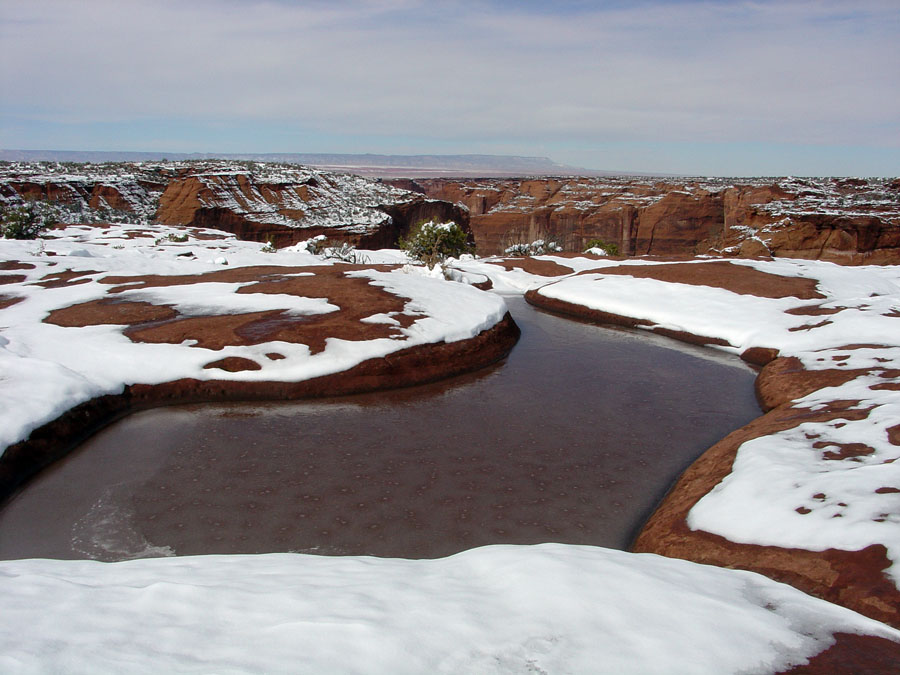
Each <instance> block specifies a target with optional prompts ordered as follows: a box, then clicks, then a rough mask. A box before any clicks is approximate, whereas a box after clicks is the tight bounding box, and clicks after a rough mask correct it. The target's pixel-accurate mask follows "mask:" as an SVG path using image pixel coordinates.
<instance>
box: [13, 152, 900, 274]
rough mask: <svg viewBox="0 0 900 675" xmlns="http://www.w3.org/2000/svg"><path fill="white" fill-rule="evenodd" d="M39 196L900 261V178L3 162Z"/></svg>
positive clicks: (695, 251)
mask: <svg viewBox="0 0 900 675" xmlns="http://www.w3.org/2000/svg"><path fill="white" fill-rule="evenodd" d="M29 201H30V202H35V201H38V202H42V203H45V204H46V203H49V204H52V205H53V206H54V207H55V208H56V212H55V213H54V217H55V218H56V219H57V220H59V222H64V223H72V222H137V223H142V224H151V223H158V224H162V225H173V226H177V225H186V226H194V227H210V228H215V229H220V230H225V231H228V232H232V233H234V234H235V235H237V236H238V237H239V238H241V239H246V240H250V241H261V242H266V241H268V242H270V243H271V244H272V245H273V246H275V247H279V248H280V247H285V246H290V245H293V244H296V243H299V242H302V241H305V240H308V239H311V238H313V237H319V236H325V237H326V238H327V239H328V240H329V241H331V242H334V243H347V244H350V245H353V246H358V247H361V248H368V249H378V248H390V247H396V246H397V242H398V240H399V239H400V238H402V237H404V236H406V235H407V234H408V232H409V230H410V229H411V228H412V227H414V226H415V225H416V224H418V223H420V222H423V221H425V220H439V221H444V222H446V221H450V220H452V221H454V222H457V223H459V224H460V225H462V226H463V227H464V228H466V229H468V230H469V231H470V232H471V237H472V240H473V241H474V243H475V245H476V251H477V253H478V254H480V255H493V254H498V253H503V252H505V251H506V250H507V249H509V248H510V247H511V246H516V245H521V244H528V243H530V242H533V241H535V240H545V241H553V242H555V243H557V244H558V245H559V246H560V247H561V248H562V250H563V251H567V252H581V251H584V250H585V249H586V248H587V247H588V246H589V245H591V244H594V245H596V244H597V243H598V242H602V243H603V245H604V246H606V247H607V249H608V250H609V251H610V252H612V253H613V254H614V255H615V254H617V255H621V256H643V255H652V256H696V255H713V256H724V257H740V258H757V257H790V258H803V259H820V260H829V261H833V262H838V263H842V264H894V263H898V262H900V178H894V179H891V178H868V179H866V178H795V177H786V178H740V179H726V178H691V179H681V178H678V179H676V178H654V177H646V176H619V177H617V176H602V177H597V176H594V177H588V176H570V177H531V178H515V179H513V178H480V179H479V178H419V179H411V178H391V179H374V178H366V177H361V176H357V175H353V174H347V173H336V172H331V171H324V170H321V169H314V168H309V167H302V166H298V165H289V164H273V163H261V162H237V161H212V160H209V161H179V162H165V161H164V162H132V163H116V164H60V163H50V162H30V163H27V162H6V163H2V164H0V206H3V207H4V208H8V207H14V206H17V205H21V204H23V203H25V202H29Z"/></svg>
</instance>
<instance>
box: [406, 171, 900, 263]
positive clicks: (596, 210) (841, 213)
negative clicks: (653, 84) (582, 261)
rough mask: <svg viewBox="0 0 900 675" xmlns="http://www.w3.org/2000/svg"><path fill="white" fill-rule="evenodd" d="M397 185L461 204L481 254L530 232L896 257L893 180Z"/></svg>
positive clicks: (674, 250)
mask: <svg viewBox="0 0 900 675" xmlns="http://www.w3.org/2000/svg"><path fill="white" fill-rule="evenodd" d="M398 184H399V183H398ZM404 187H406V188H407V189H414V190H418V191H420V192H421V193H422V194H424V195H427V196H429V197H432V198H436V199H442V200H447V201H452V202H456V203H458V204H460V205H463V206H465V207H466V208H467V209H468V210H469V223H470V227H471V228H472V231H473V233H474V235H475V241H476V244H477V246H478V250H479V252H480V253H483V254H491V253H501V252H503V251H504V250H505V249H506V248H507V247H508V246H511V245H513V244H516V243H528V242H530V241H534V240H535V239H552V240H555V241H557V242H558V243H560V244H561V245H562V246H563V248H564V250H568V251H578V250H583V248H584V247H585V246H586V245H587V243H588V242H589V241H591V240H593V239H602V240H603V241H605V242H608V243H614V244H616V245H617V246H618V248H619V251H620V252H621V253H622V254H623V255H676V256H680V255H704V254H711V255H726V256H740V257H755V256H783V257H796V258H815V259H823V260H833V261H836V262H840V263H845V264H861V263H872V264H885V263H900V179H893V180H891V179H858V178H848V179H835V178H812V179H799V178H782V179H696V180H683V181H674V180H671V179H666V180H662V179H652V178H635V177H622V178H585V177H578V178H538V179H520V180H505V179H478V180H474V179H466V180H453V179H420V180H416V181H404Z"/></svg>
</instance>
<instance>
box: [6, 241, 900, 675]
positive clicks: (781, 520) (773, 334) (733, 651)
mask: <svg viewBox="0 0 900 675" xmlns="http://www.w3.org/2000/svg"><path fill="white" fill-rule="evenodd" d="M133 231H134V227H133V226H130V227H129V226H110V227H107V228H83V227H75V226H73V227H70V228H67V229H66V230H63V231H57V232H53V233H52V234H51V236H49V237H48V238H47V239H46V240H45V241H43V242H16V241H6V240H0V260H17V261H23V262H27V263H31V264H33V265H34V266H35V268H34V269H26V270H15V271H14V272H0V274H3V275H6V274H10V275H12V274H15V275H24V276H25V277H26V279H25V281H21V282H19V281H17V282H15V283H7V284H4V285H2V286H0V293H2V294H4V295H11V296H16V297H22V298H24V300H23V301H22V302H19V303H17V304H14V305H12V306H10V307H7V308H6V309H3V310H2V311H0V380H2V381H0V447H5V446H7V445H9V444H10V443H13V442H15V441H16V440H19V439H21V438H24V437H25V436H27V434H28V433H29V431H30V430H31V429H33V428H34V427H36V426H38V425H40V424H41V423H43V422H45V421H49V420H50V419H53V418H54V417H56V416H58V415H59V414H60V413H61V412H63V411H65V410H67V409H69V408H71V407H73V406H74V405H77V404H78V403H80V402H82V401H85V400H87V399H89V398H91V397H93V396H97V395H99V394H101V393H112V392H115V391H120V390H121V388H122V386H124V385H125V384H127V383H130V382H162V381H166V380H169V379H175V378H177V377H197V378H200V379H203V378H208V377H212V376H214V377H216V378H229V379H261V380H276V379H299V378H303V377H313V376H315V375H318V374H323V373H325V372H338V371H340V370H342V369H345V368H348V367H351V366H352V365H353V364H355V363H359V362H360V361H361V360H364V359H366V358H370V357H373V356H381V355H385V354H387V353H390V352H391V351H395V350H399V349H403V348H405V347H408V346H411V345H414V344H424V343H427V342H434V341H440V340H447V341H452V340H461V339H465V338H466V337H471V336H473V335H475V334H477V333H478V332H479V331H480V330H482V329H484V328H486V327H489V326H491V325H493V324H494V323H496V322H497V321H499V320H500V319H501V318H502V317H503V315H504V314H505V311H506V309H505V303H503V301H502V298H501V297H500V295H501V294H502V293H523V292H525V291H526V290H529V289H532V288H538V287H541V286H543V289H542V290H541V293H546V294H548V295H549V294H554V297H560V298H562V299H565V300H568V301H570V302H572V301H574V302H580V303H583V304H585V305H586V306H590V307H595V308H597V309H603V310H605V311H614V312H619V313H623V314H626V315H628V316H634V317H637V318H646V319H648V320H650V321H652V322H654V323H656V324H658V325H666V326H667V327H672V328H677V329H680V330H686V331H689V332H695V333H699V334H702V335H708V336H711V337H724V338H725V339H727V340H728V341H729V342H730V344H731V346H730V347H727V348H726V350H727V351H731V352H739V351H742V350H743V349H745V348H747V347H749V346H774V347H778V348H779V349H781V350H782V351H783V353H785V354H792V355H796V356H798V357H799V358H801V360H802V361H803V362H804V364H805V365H806V366H807V367H808V368H827V367H832V368H834V367H838V368H848V369H855V368H876V367H882V368H883V367H890V366H891V364H895V363H896V362H897V360H898V358H900V345H898V344H897V341H896V337H892V336H896V335H897V332H896V328H895V327H894V323H895V322H896V321H897V317H896V316H895V314H896V313H897V312H898V310H900V304H898V297H900V272H898V271H897V270H895V269H892V268H886V267H885V268H878V267H867V268H840V267H837V266H834V265H828V264H825V263H816V262H808V261H807V262H804V261H786V260H778V261H773V262H769V263H764V262H757V261H741V262H739V263H736V264H745V265H751V266H754V267H756V268H758V269H760V270H762V271H767V272H771V273H776V274H784V275H789V276H800V277H807V278H814V279H817V280H818V283H819V289H820V291H821V292H822V293H823V294H824V295H826V297H825V298H824V299H821V300H814V301H810V300H799V299H797V298H785V299H780V300H771V299H763V298H755V297H753V296H744V295H737V294H734V293H731V292H729V291H724V290H722V289H715V288H706V287H699V286H690V285H686V284H665V283H662V282H658V281H654V280H651V279H636V278H630V277H624V276H613V275H606V276H605V275H603V274H602V269H603V268H604V267H607V266H612V265H621V264H622V263H621V262H615V261H607V260H600V261H598V260H596V259H591V258H587V257H575V258H561V257H556V256H541V257H540V258H539V259H540V260H547V261H552V262H556V263H557V264H558V265H560V266H562V267H564V268H567V269H569V270H571V274H570V275H569V276H566V277H562V278H561V279H559V278H557V279H553V280H551V279H548V278H546V277H538V276H536V275H533V274H529V273H526V272H525V271H524V270H523V269H522V268H516V269H513V270H512V271H507V270H505V269H504V268H503V267H501V266H499V265H497V264H492V262H491V259H486V260H479V259H473V258H471V257H466V259H464V260H461V261H453V262H452V266H448V267H446V268H445V269H443V270H440V269H438V270H436V271H435V270H432V271H428V270H426V269H425V268H423V267H416V266H411V265H404V266H403V267H398V269H396V270H393V271H390V272H384V271H377V270H371V269H369V270H361V271H354V272H352V273H351V274H352V275H353V276H357V277H360V278H364V279H368V280H369V281H370V282H371V283H372V284H374V285H377V286H380V287H382V288H384V289H385V290H386V291H388V292H390V293H392V294H395V295H397V296H399V297H402V298H406V299H407V300H406V306H405V308H404V314H407V315H413V316H415V317H417V318H416V321H415V322H414V323H413V324H412V325H411V326H410V327H409V328H406V329H401V328H399V327H397V324H398V322H397V320H396V319H395V318H394V317H393V316H392V315H391V314H384V313H373V314H372V315H370V316H368V317H366V318H364V319H363V321H364V322H366V323H384V324H388V325H393V326H395V327H397V330H398V331H400V333H401V335H402V338H399V339H386V338H382V339H376V340H370V341H367V342H364V343H360V342H350V341H347V340H337V339H329V340H328V341H327V343H326V349H325V351H324V352H321V353H320V354H318V355H311V354H310V353H309V349H308V348H307V347H306V346H305V345H291V344H287V343H281V342H275V343H267V344H263V345H256V346H249V347H228V348H226V349H223V350H218V351H215V352H213V351H212V350H205V349H199V348H197V347H191V346H189V345H168V344H162V345H160V344H135V343H131V342H130V340H128V339H127V338H125V337H124V336H122V334H121V327H117V326H110V325H104V326H90V327H86V328H62V327H59V326H54V325H51V324H45V323H42V320H43V318H44V317H46V316H47V314H48V312H50V311H52V310H53V309H57V308H60V307H66V306H69V305H71V304H74V303H79V302H85V301H88V300H93V299H97V298H102V297H106V294H107V293H108V291H109V290H110V288H111V286H110V285H109V284H102V283H100V280H101V279H102V278H104V277H105V276H108V275H123V276H129V275H133V276H138V275H142V274H161V275H183V274H199V273H204V272H210V271H214V270H221V269H222V268H221V267H220V266H218V265H217V264H216V263H215V260H216V259H217V258H224V259H227V261H228V265H229V268H234V267H241V266H247V265H284V266H292V267H296V266H312V265H321V264H324V263H323V259H322V258H321V257H319V256H314V255H311V254H309V253H307V252H306V251H305V250H304V249H303V248H301V247H299V246H298V247H292V249H285V250H282V251H278V252H277V253H266V252H263V250H262V246H261V245H260V244H256V243H250V242H239V241H237V240H235V239H234V238H233V237H226V238H224V239H222V240H218V241H205V240H202V241H201V240H198V239H194V238H191V239H189V240H188V241H187V242H183V243H178V242H174V241H164V239H165V237H166V236H167V235H168V234H182V233H183V232H184V231H183V230H181V229H177V228H156V229H154V230H153V231H152V232H146V233H144V234H141V235H140V236H137V237H135V238H129V236H128V233H129V232H131V233H132V234H133V233H134V232H133ZM191 232H193V233H194V235H199V234H202V233H200V232H198V231H195V230H192V231H191ZM73 252H76V253H77V252H82V253H86V254H87V256H84V255H73ZM184 253H190V254H191V255H190V256H188V257H185V256H184V255H183V254H184ZM50 254H55V255H50ZM365 255H366V258H367V260H369V261H371V262H372V263H373V264H374V262H376V261H385V262H396V263H402V262H404V258H403V256H402V254H401V253H398V252H390V251H376V252H365ZM495 262H496V261H495ZM627 264H645V263H644V262H643V261H629V262H628V263H627ZM694 264H703V263H702V262H698V263H694ZM64 270H76V271H79V272H81V273H82V274H83V276H82V277H81V278H80V279H76V280H75V281H83V283H70V284H68V285H65V286H62V287H58V288H42V287H40V286H35V285H34V282H36V281H38V280H40V279H41V278H42V277H44V276H46V275H47V274H51V273H57V272H62V271H64ZM293 273H296V272H293ZM299 274H301V275H302V274H305V273H303V272H300V273H299ZM445 277H447V278H453V279H458V280H460V281H463V282H473V281H477V282H480V281H482V280H484V279H490V280H491V281H492V283H493V285H494V289H495V291H498V293H484V292H481V291H477V290H476V289H473V288H470V287H468V286H465V285H464V284H460V283H448V282H447V281H445ZM548 282H549V283H548ZM242 285H243V284H240V283H218V282H215V283H199V284H194V285H188V286H169V287H159V288H157V287H153V288H142V287H139V285H135V287H134V288H127V286H126V290H124V291H122V292H121V293H119V294H117V296H116V297H118V298H121V299H129V300H152V301H153V302H156V303H162V304H166V305H170V306H173V307H176V308H177V309H179V311H183V312H187V313H191V314H205V313H211V312H243V311H247V310H249V309H253V310H259V309H261V308H266V309H284V310H285V311H288V312H291V313H294V314H295V315H302V314H309V313H327V312H330V311H334V305H332V304H330V303H329V302H328V301H327V299H324V298H314V297H312V298H297V297H294V296H287V295H284V296H283V295H275V294H271V295H266V294H258V293H257V294H249V295H247V294H236V293H235V291H236V290H237V289H238V288H240V287H241V286H242ZM812 305H824V306H825V307H834V308H841V309H840V311H839V312H837V313H835V314H830V315H826V316H823V317H818V316H816V317H811V316H799V315H791V314H785V310H786V309H790V308H793V307H797V306H812ZM822 319H828V320H829V321H831V323H829V324H827V325H823V326H821V327H818V328H804V329H803V330H791V329H792V328H795V329H796V328H803V327H804V326H806V325H808V324H817V323H819V322H820V321H821V320H822ZM850 343H870V344H875V345H880V344H885V345H886V346H885V347H884V348H876V347H866V348H861V349H853V350H847V349H841V347H843V346H845V345H847V344H850ZM270 351H277V352H278V353H280V354H284V355H285V357H286V358H285V359H282V360H279V361H275V362H270V361H267V360H266V359H265V358H264V356H263V355H264V354H265V353H266V352H270ZM223 356H243V357H245V358H251V359H254V360H256V361H257V362H259V363H261V364H262V365H263V368H262V370H261V371H243V372H239V373H226V372H224V371H221V372H220V371H216V372H215V375H211V374H210V371H207V370H203V369H202V365H203V364H205V363H207V362H209V361H211V360H213V358H221V357H223ZM886 381H890V380H886V379H885V378H882V377H879V376H878V375H877V374H869V375H866V376H863V377H860V378H856V379H854V380H852V381H850V382H849V383H847V384H846V385H842V386H841V387H839V388H832V389H828V390H820V391H818V392H815V393H813V394H811V395H809V396H807V397H806V398H805V399H804V400H801V401H798V402H796V403H795V405H797V406H804V407H812V408H816V407H821V406H824V405H826V404H827V403H828V402H830V401H832V400H835V399H845V400H858V401H859V404H858V405H857V406H856V407H857V408H859V409H864V410H868V411H869V415H868V417H867V418H865V419H863V420H856V421H851V420H832V421H831V422H827V423H821V424H807V425H803V426H801V427H798V428H796V429H792V430H789V431H786V432H782V433H781V434H775V435H772V436H768V437H764V438H761V439H756V440H755V441H751V442H749V443H747V444H745V445H744V446H743V447H742V448H741V449H740V451H739V453H738V458H737V461H736V463H735V470H734V472H733V473H732V474H731V475H730V476H729V477H728V478H726V479H725V481H723V482H722V484H721V485H719V486H718V487H717V488H716V489H715V490H714V491H713V492H712V493H710V494H709V495H707V496H706V497H704V499H703V500H701V502H700V503H699V504H698V505H697V507H695V509H694V510H693V511H692V512H691V515H690V524H691V526H692V527H696V528H700V529H704V530H707V531H710V532H715V533H718V534H722V536H726V537H728V538H730V539H732V540H734V541H747V542H753V543H773V544H775V545H782V546H797V547H806V548H810V549H811V550H821V549H822V548H825V547H837V548H841V547H844V548H851V549H852V548H859V547H862V546H865V545H868V544H869V543H873V542H879V543H884V544H885V545H887V546H888V548H889V556H890V557H891V559H892V560H897V559H898V556H900V548H898V546H900V544H898V542H900V519H898V517H897V514H898V513H900V504H898V499H900V495H898V494H896V493H890V492H884V491H882V492H881V493H878V492H876V490H877V489H878V488H880V487H883V486H891V485H893V486H898V487H900V475H898V473H897V472H898V470H900V462H893V461H892V460H893V459H895V458H898V456H900V447H898V446H892V445H891V444H890V443H888V442H887V440H886V439H887V437H886V434H885V429H886V427H888V426H890V425H892V424H896V421H897V419H900V392H896V391H890V390H873V389H871V385H872V384H874V383H876V382H877V383H884V382H886ZM810 436H814V437H815V439H816V440H819V441H824V442H828V443H846V442H854V443H859V442H862V443H865V444H867V445H869V446H871V448H872V449H873V453H872V454H870V455H866V456H862V457H857V458H852V459H847V460H834V459H826V458H825V457H824V455H825V454H826V453H827V452H828V450H829V447H828V446H826V447H824V448H822V449H819V450H816V451H815V452H811V451H810V444H811V443H813V442H814V441H813V440H811V439H810ZM832 449H834V448H832ZM895 467H896V468H895ZM819 494H821V495H822V497H820V498H818V497H815V496H814V495H819ZM801 505H805V506H806V507H808V508H809V509H810V511H809V513H807V514H801V513H799V512H797V511H796V510H795V509H796V508H797V507H798V506H801ZM838 513H839V514H840V515H841V516H842V517H841V518H834V517H832V516H834V515H835V514H838ZM882 515H884V516H885V517H883V518H882V517H881V516H882ZM897 567H898V566H897V565H894V567H893V568H892V570H891V573H892V574H893V575H894V578H895V580H896V579H897V573H896V568H897ZM0 595H2V597H3V611H2V612H0V671H8V672H17V673H45V672H65V673H107V672H108V673H113V672H114V673H137V672H146V671H147V670H148V669H149V670H153V671H155V672H181V673H192V672H196V673H201V672H202V673H209V672H217V673H225V672H227V673H244V672H247V673H257V672H269V673H281V672H284V673H287V672H290V673H303V672H310V673H321V672H328V673H363V672H365V673H381V672H383V673H421V672H437V673H442V672H446V673H457V672H477V673H520V672H534V673H550V672H554V673H583V672H596V671H597V670H598V668H600V669H602V670H603V671H605V672H616V673H642V674H643V673H671V672H685V673H688V672H689V673H728V672H744V673H772V672H776V671H779V670H782V669H786V668H789V667H791V666H793V665H798V664H802V663H804V662H805V661H806V659H808V658H809V657H811V656H813V655H815V654H817V653H819V652H820V651H822V650H824V649H826V648H827V647H828V646H830V645H831V644H832V643H833V638H832V637H831V636H832V635H833V634H834V633H836V632H847V633H857V634H870V635H877V636H882V637H886V638H888V639H893V640H896V641H900V631H896V630H894V629H891V628H889V627H887V626H886V625H884V624H881V623H879V622H876V621H873V620H870V619H867V618H865V617H862V616H861V615H859V614H856V613H854V612H852V611H850V610H847V609H845V608H842V607H839V606H836V605H833V604H830V603H827V602H824V601H821V600H818V599H815V598H812V597H810V596H808V595H805V594H804V593H802V592H800V591H798V590H796V589H793V588H791V587H789V586H786V585H783V584H779V583H776V582H774V581H771V580H769V579H767V578H765V577H762V576H760V575H756V574H753V573H750V572H742V571H736V570H731V569H720V568H714V567H708V566H704V565H698V564H695V563H690V562H686V561H682V560H673V559H666V558H662V557H659V556H654V555H649V554H630V553H624V552H618V551H611V550H607V549H601V548H596V547H585V546H573V545H561V544H544V545H538V546H489V547H483V548H479V549H473V550H470V551H466V552H463V553H460V554H457V555H454V556H451V557H449V558H444V559H440V560H399V559H379V558H368V557H325V556H311V555H302V554H266V555H258V556H237V555H233V556H198V557H182V558H165V557H161V558H152V559H142V560H131V561H127V562H121V563H100V562H95V561H88V560H81V561H61V560H16V561H4V562H0Z"/></svg>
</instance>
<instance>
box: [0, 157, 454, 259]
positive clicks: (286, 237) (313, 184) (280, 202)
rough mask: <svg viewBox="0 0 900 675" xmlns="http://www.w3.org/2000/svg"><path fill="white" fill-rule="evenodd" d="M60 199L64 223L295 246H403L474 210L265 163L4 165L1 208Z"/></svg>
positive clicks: (0, 167)
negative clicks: (425, 227) (157, 228)
mask: <svg viewBox="0 0 900 675" xmlns="http://www.w3.org/2000/svg"><path fill="white" fill-rule="evenodd" d="M26 201H36V202H41V203H43V204H45V205H47V204H49V205H52V208H53V217H54V218H55V219H56V220H58V221H59V222H64V223H73V222H98V221H111V222H121V221H129V222H136V223H141V224H150V223H151V222H158V223H160V224H163V225H190V226H198V227H211V228H215V229H219V230H224V231H227V232H232V233H234V234H235V235H237V236H238V237H239V238H241V239H247V240H251V241H271V242H272V243H274V244H275V245H276V246H288V245H291V244H294V243H296V242H298V241H303V240H306V239H309V238H311V237H315V236H318V235H325V236H326V237H327V238H328V239H330V240H332V241H334V242H347V243H350V244H353V245H355V246H360V247H363V248H375V249H377V248H386V247H391V246H396V244H397V240H398V239H399V238H400V237H402V236H404V235H405V234H407V232H408V231H409V229H410V227H412V226H414V225H415V224H417V223H418V222H420V221H423V220H431V219H438V220H440V221H448V220H453V221H455V222H457V223H459V224H460V225H462V226H463V227H464V228H465V227H466V226H467V223H468V212H467V211H466V210H465V209H463V208H461V207H459V206H457V205H455V204H452V203H449V202H446V201H441V200H435V199H430V198H427V197H425V196H423V195H422V194H420V193H418V192H413V191H409V190H403V189H399V188H395V187H392V186H389V185H386V184H384V183H381V182H378V181H375V180H373V179H369V178H362V177H360V176H354V175H349V174H338V173H332V172H327V171H320V170H316V169H309V168H305V167H299V166H294V165H279V164H263V163H259V162H222V161H205V162H160V163H153V164H150V163H145V164H142V163H135V164H127V163H118V164H98V165H93V164H84V165H64V164H55V163H31V164H28V163H6V164H0V206H16V205H19V204H22V203H24V202H26Z"/></svg>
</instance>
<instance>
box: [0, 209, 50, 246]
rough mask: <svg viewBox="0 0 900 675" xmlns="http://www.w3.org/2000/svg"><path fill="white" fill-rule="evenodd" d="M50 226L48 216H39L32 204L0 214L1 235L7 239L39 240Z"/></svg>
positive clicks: (4, 210) (5, 210)
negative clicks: (41, 234)
mask: <svg viewBox="0 0 900 675" xmlns="http://www.w3.org/2000/svg"><path fill="white" fill-rule="evenodd" d="M49 226H50V223H49V222H48V218H47V216H45V215H41V214H39V213H38V212H37V209H36V208H35V206H34V204H32V203H29V204H27V205H25V206H13V207H6V208H3V210H2V212H0V235H2V236H3V237H5V238H6V239H37V238H38V235H40V233H41V231H42V230H45V229H47V228H48V227H49Z"/></svg>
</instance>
